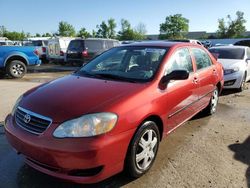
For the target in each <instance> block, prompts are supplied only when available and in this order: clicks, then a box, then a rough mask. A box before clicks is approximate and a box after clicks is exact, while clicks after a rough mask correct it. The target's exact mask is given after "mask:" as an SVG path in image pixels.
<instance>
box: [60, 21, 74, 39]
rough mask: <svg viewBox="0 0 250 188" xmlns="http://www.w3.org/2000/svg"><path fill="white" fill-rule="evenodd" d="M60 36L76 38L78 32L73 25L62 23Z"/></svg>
mask: <svg viewBox="0 0 250 188" xmlns="http://www.w3.org/2000/svg"><path fill="white" fill-rule="evenodd" d="M58 34H59V36H63V37H74V36H75V34H76V32H75V28H74V27H73V26H72V25H71V24H69V23H67V22H64V21H61V22H59V27H58Z"/></svg>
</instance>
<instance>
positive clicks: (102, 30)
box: [96, 18, 116, 38]
mask: <svg viewBox="0 0 250 188" xmlns="http://www.w3.org/2000/svg"><path fill="white" fill-rule="evenodd" d="M96 28H97V29H98V30H97V33H96V35H97V37H100V38H115V37H116V32H115V28H116V23H115V20H114V19H113V18H110V19H109V20H108V21H107V23H106V22H105V21H102V23H101V24H100V25H97V26H96Z"/></svg>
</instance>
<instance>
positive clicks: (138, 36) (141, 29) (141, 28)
mask: <svg viewBox="0 0 250 188" xmlns="http://www.w3.org/2000/svg"><path fill="white" fill-rule="evenodd" d="M146 34H147V29H146V25H145V24H144V23H139V24H138V25H137V26H136V27H135V29H134V40H144V39H146Z"/></svg>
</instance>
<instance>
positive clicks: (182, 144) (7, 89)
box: [0, 68, 250, 188]
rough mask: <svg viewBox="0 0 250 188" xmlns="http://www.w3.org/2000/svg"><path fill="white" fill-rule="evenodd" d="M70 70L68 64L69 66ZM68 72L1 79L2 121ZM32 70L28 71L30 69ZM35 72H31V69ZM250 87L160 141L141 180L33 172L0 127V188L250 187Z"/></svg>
mask: <svg viewBox="0 0 250 188" xmlns="http://www.w3.org/2000/svg"><path fill="white" fill-rule="evenodd" d="M73 69H74V68H72V70H73ZM72 70H71V69H70V68H69V69H66V70H61V69H60V71H56V72H50V71H47V72H46V73H39V71H38V72H37V71H35V72H36V73H29V74H27V75H26V76H25V77H24V78H23V79H20V80H10V79H8V78H1V79H0V88H1V90H0V91H1V92H0V122H1V121H3V120H4V118H5V116H6V115H7V113H9V112H10V111H11V108H12V106H13V104H14V102H15V100H16V99H17V97H18V96H19V95H21V94H22V93H23V92H25V91H26V90H28V89H30V88H32V87H34V86H36V85H38V84H40V83H43V82H45V81H48V80H51V79H54V78H56V77H60V76H63V75H65V74H67V73H70V72H72ZM31 72H32V71H31ZM33 72H34V71H33ZM248 85H250V84H248ZM249 111H250V89H247V90H245V91H243V92H242V93H235V92H234V91H227V92H224V93H223V96H221V97H220V101H219V106H218V111H217V113H216V114H215V115H214V116H212V117H202V115H200V116H197V117H195V118H193V119H192V120H190V121H189V122H187V123H185V124H184V125H183V126H181V127H180V128H178V129H177V130H176V131H174V133H172V134H170V135H169V136H168V137H167V138H166V139H165V140H163V141H162V143H161V144H160V149H159V153H158V156H157V159H156V161H155V164H154V166H153V168H152V169H151V170H150V171H149V172H148V173H147V174H146V175H144V176H143V177H141V178H139V179H135V180H134V179H130V178H127V177H126V176H125V175H124V174H123V173H121V174H118V175H116V176H114V177H112V178H110V179H108V180H106V181H104V182H101V183H99V184H95V185H76V184H70V183H66V182H62V181H60V180H57V179H55V178H52V177H49V176H47V175H45V174H42V173H40V172H37V171H35V170H33V169H31V168H30V167H28V166H27V165H25V164H24V162H23V158H22V156H18V155H16V153H15V152H14V151H13V149H12V148H11V147H10V145H9V144H8V143H7V141H6V138H5V136H4V130H3V127H1V126H0V154H1V155H0V171H1V173H0V188H2V187H3V188H8V187H10V188H15V187H21V188H24V187H29V188H30V187H43V188H44V187H138V188H141V187H171V188H178V187H237V188H238V187H248V188H250V134H249V133H250V115H249Z"/></svg>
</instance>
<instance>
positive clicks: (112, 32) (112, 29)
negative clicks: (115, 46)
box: [108, 18, 117, 39]
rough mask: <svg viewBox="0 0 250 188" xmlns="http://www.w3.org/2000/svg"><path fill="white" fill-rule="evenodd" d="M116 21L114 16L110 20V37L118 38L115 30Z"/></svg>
mask: <svg viewBox="0 0 250 188" xmlns="http://www.w3.org/2000/svg"><path fill="white" fill-rule="evenodd" d="M116 26H117V25H116V22H115V20H114V19H113V18H110V19H109V20H108V38H111V39H114V38H116V32H115V28H116Z"/></svg>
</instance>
